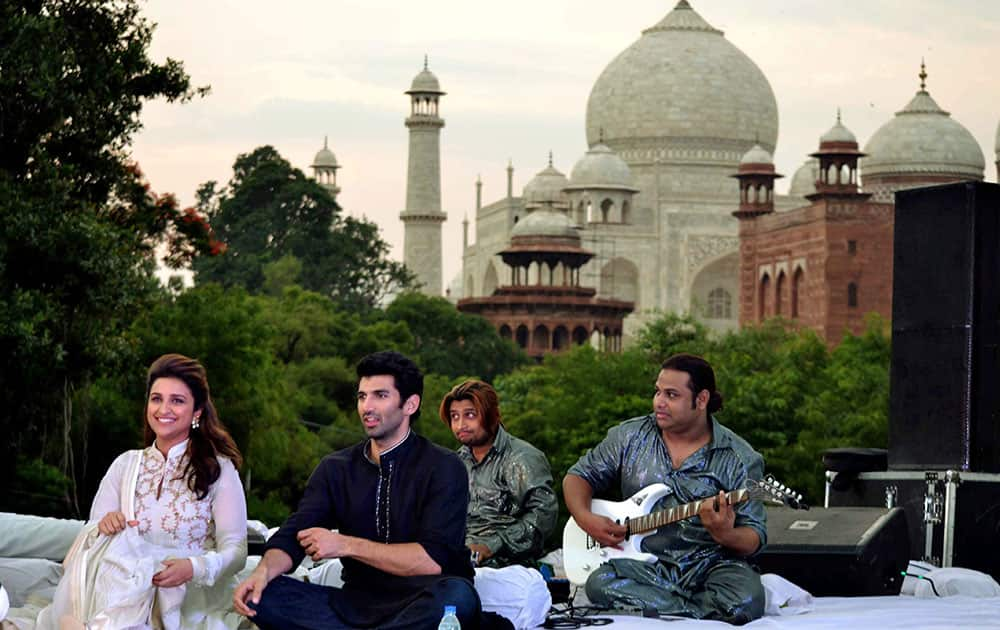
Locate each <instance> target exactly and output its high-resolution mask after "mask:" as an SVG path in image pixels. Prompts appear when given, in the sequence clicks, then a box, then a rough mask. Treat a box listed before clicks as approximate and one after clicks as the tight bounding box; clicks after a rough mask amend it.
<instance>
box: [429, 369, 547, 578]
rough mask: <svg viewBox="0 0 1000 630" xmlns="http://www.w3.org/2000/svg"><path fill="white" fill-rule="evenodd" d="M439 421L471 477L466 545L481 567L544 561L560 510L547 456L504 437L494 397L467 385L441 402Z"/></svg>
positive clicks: (482, 387) (479, 385)
mask: <svg viewBox="0 0 1000 630" xmlns="http://www.w3.org/2000/svg"><path fill="white" fill-rule="evenodd" d="M440 415H441V419H442V420H443V421H444V422H445V424H447V425H448V427H449V428H451V431H452V433H454V434H455V437H456V438H457V439H458V441H459V442H461V443H462V446H461V447H460V448H459V449H458V456H459V458H460V459H461V460H462V461H463V462H464V463H465V467H466V470H467V471H468V473H469V495H470V499H469V510H468V520H467V523H466V527H467V531H466V537H465V542H466V544H467V545H468V546H469V549H470V550H471V551H472V554H473V558H475V560H476V563H477V564H478V565H480V566H489V567H495V568H497V567H504V566H507V565H511V564H528V565H530V564H531V563H532V561H534V560H536V559H537V558H539V557H540V556H541V555H542V552H543V545H544V543H545V539H546V538H547V537H548V536H549V535H550V534H551V533H552V530H553V529H555V526H556V517H557V515H558V512H559V505H558V502H557V500H556V495H555V492H554V491H553V489H552V472H551V470H550V469H549V462H548V460H547V459H546V457H545V454H544V453H542V452H541V451H539V450H538V449H537V448H535V447H534V446H532V445H531V444H529V443H527V442H525V441H524V440H521V439H518V438H516V437H514V436H513V435H511V434H509V433H507V431H506V430H505V429H504V427H503V423H502V421H501V418H500V403H499V400H498V398H497V393H496V391H495V390H494V389H493V387H491V386H490V385H489V384H488V383H484V382H482V381H476V380H469V381H465V382H464V383H461V384H459V385H457V386H455V387H454V388H453V389H452V390H451V391H450V392H448V394H447V395H446V396H445V397H444V400H443V401H441V409H440Z"/></svg>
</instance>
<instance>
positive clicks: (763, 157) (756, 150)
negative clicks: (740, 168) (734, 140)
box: [740, 144, 774, 164]
mask: <svg viewBox="0 0 1000 630" xmlns="http://www.w3.org/2000/svg"><path fill="white" fill-rule="evenodd" d="M740 164H774V159H773V158H772V157H771V154H770V153H768V152H767V149H765V148H764V147H762V146H760V145H759V144H755V145H753V148H752V149H750V150H749V151H747V152H746V153H744V154H743V158H742V159H741V160H740Z"/></svg>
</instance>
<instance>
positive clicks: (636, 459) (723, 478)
mask: <svg viewBox="0 0 1000 630" xmlns="http://www.w3.org/2000/svg"><path fill="white" fill-rule="evenodd" d="M710 422H711V425H712V439H711V440H710V441H709V443H708V444H706V445H705V446H702V447H701V448H700V449H698V450H697V451H695V452H694V453H693V454H691V455H690V456H689V457H688V458H687V459H686V460H684V463H683V464H682V465H681V467H680V468H678V469H677V470H674V467H673V463H672V461H671V459H670V453H669V452H668V451H667V447H666V445H665V444H664V442H663V438H662V437H661V435H660V429H659V427H657V425H656V419H655V418H654V417H653V416H652V415H647V416H642V417H639V418H632V419H630V420H626V421H624V422H622V423H621V424H619V425H617V426H614V427H612V428H611V429H610V430H609V431H608V435H607V437H605V438H604V440H602V441H601V443H600V444H598V445H597V446H596V447H594V448H593V449H591V450H589V451H587V452H586V453H585V454H584V455H583V456H582V457H581V458H580V459H579V460H578V461H577V462H576V464H574V465H573V466H572V467H571V468H570V469H569V471H568V472H569V474H573V475H577V476H578V477H582V478H583V479H584V480H586V481H587V483H589V484H590V486H591V488H593V490H594V496H595V497H602V495H603V496H607V495H608V494H609V493H613V492H614V491H615V490H619V491H620V492H621V498H628V497H630V496H632V495H633V494H635V493H636V492H638V491H639V490H641V489H643V488H645V487H646V486H648V485H650V484H653V483H664V484H666V485H667V487H668V488H670V489H671V491H672V492H671V494H669V495H667V496H665V497H663V498H662V499H661V500H660V501H659V503H658V504H657V506H656V509H664V508H669V507H673V506H675V505H681V504H684V503H688V502H691V501H695V500H697V499H702V498H705V497H709V496H712V495H715V494H718V493H719V491H720V490H724V491H726V492H729V491H731V490H737V489H739V488H742V487H743V485H744V483H745V482H746V480H747V479H748V478H749V479H761V478H762V476H763V474H764V458H763V457H762V456H761V455H760V453H758V452H757V451H755V450H753V448H752V447H751V446H750V445H749V444H748V443H747V442H746V441H745V440H744V439H743V438H741V437H739V436H738V435H736V434H735V433H733V432H732V431H730V430H729V429H727V428H726V427H725V426H723V425H722V424H720V423H719V422H717V421H716V420H715V419H711V420H710ZM611 498H613V497H611ZM735 509H736V526H737V527H741V526H745V527H751V528H753V530H754V531H756V532H757V534H758V535H759V536H760V541H761V548H762V547H763V546H764V543H765V542H766V541H767V513H766V511H765V509H764V506H763V504H761V503H760V502H759V501H749V502H745V503H741V504H738V505H737V506H736V507H735ZM642 547H643V549H644V550H646V551H647V552H649V553H653V554H656V555H657V556H658V557H659V558H660V561H661V562H663V563H665V564H667V565H670V566H672V567H674V568H675V569H676V570H677V571H679V572H680V573H681V574H686V573H688V572H690V571H694V572H696V573H700V572H701V571H703V570H705V569H707V568H708V567H710V566H712V565H713V564H715V563H716V562H718V561H720V560H722V559H725V558H731V557H734V554H732V553H731V552H729V551H728V550H727V549H725V548H724V547H722V546H721V545H719V543H717V542H715V540H714V539H713V538H712V536H711V534H709V533H708V530H707V529H705V527H704V526H703V525H702V524H701V519H700V518H699V517H697V516H695V517H693V518H690V519H687V520H683V521H679V522H677V523H672V524H670V525H667V526H665V527H661V528H660V529H659V530H657V531H656V532H654V533H653V534H650V535H649V536H647V537H646V538H645V539H644V540H643V542H642Z"/></svg>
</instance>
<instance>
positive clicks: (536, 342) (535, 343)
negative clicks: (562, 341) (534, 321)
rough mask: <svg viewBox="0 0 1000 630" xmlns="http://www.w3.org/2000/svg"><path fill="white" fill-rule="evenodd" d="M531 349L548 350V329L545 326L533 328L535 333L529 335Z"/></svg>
mask: <svg viewBox="0 0 1000 630" xmlns="http://www.w3.org/2000/svg"><path fill="white" fill-rule="evenodd" d="M531 347H532V348H533V349H535V350H548V349H549V329H548V328H546V327H545V326H542V325H538V326H535V332H534V333H532V335H531Z"/></svg>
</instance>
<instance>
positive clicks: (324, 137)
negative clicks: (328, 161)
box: [323, 136, 330, 149]
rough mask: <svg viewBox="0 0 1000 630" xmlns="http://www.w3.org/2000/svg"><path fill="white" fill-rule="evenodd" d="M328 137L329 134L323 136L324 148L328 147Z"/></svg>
mask: <svg viewBox="0 0 1000 630" xmlns="http://www.w3.org/2000/svg"><path fill="white" fill-rule="evenodd" d="M329 139H330V136H323V148H324V149H329V148H330V147H329V146H327V141H328V140H329Z"/></svg>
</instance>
